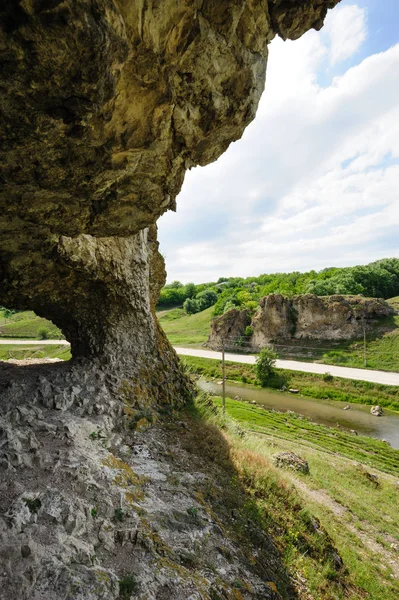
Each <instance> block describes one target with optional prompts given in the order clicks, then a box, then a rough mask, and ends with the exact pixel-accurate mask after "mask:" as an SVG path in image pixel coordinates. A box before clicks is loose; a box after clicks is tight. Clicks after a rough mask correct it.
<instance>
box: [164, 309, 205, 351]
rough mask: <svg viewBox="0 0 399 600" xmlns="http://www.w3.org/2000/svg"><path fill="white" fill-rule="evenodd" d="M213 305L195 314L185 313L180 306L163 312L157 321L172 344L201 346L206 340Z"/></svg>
mask: <svg viewBox="0 0 399 600" xmlns="http://www.w3.org/2000/svg"><path fill="white" fill-rule="evenodd" d="M212 313H213V307H210V308H207V309H206V310H203V311H202V312H200V313H196V314H195V315H186V314H185V312H184V311H183V310H182V309H181V308H175V309H173V310H171V311H168V312H165V313H164V314H162V315H161V316H160V318H159V322H160V324H161V325H162V328H163V330H164V332H165V333H166V335H167V336H168V339H169V341H170V342H171V343H172V344H173V345H174V346H186V347H198V348H199V347H201V346H202V344H203V343H204V342H206V341H207V339H208V336H209V328H210V323H211V319H212Z"/></svg>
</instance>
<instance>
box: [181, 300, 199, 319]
mask: <svg viewBox="0 0 399 600" xmlns="http://www.w3.org/2000/svg"><path fill="white" fill-rule="evenodd" d="M183 309H184V311H185V312H186V313H187V314H188V315H194V314H195V313H197V312H199V311H200V310H201V309H200V305H199V302H198V300H195V299H194V298H187V300H185V301H184V303H183Z"/></svg>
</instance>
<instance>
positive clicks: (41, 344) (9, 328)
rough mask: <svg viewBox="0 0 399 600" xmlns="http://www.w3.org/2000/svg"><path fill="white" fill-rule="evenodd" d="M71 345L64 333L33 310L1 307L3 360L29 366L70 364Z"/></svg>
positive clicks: (0, 328)
mask: <svg viewBox="0 0 399 600" xmlns="http://www.w3.org/2000/svg"><path fill="white" fill-rule="evenodd" d="M70 358H71V351H70V344H69V342H68V341H67V340H66V338H65V336H64V334H63V333H62V331H61V330H60V329H59V328H58V327H57V326H56V325H55V324H54V323H53V322H52V321H51V320H50V319H46V318H43V317H41V316H39V315H38V314H36V313H35V312H34V311H33V310H20V309H14V308H9V307H6V306H0V360H1V361H12V362H19V361H24V362H26V364H29V363H32V362H36V361H41V362H48V363H52V362H54V363H55V362H59V361H68V360H70Z"/></svg>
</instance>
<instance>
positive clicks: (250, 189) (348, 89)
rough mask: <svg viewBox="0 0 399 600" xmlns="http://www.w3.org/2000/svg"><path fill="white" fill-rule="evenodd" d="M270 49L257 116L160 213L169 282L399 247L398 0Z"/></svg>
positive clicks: (331, 19)
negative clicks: (169, 207) (169, 208)
mask: <svg viewBox="0 0 399 600" xmlns="http://www.w3.org/2000/svg"><path fill="white" fill-rule="evenodd" d="M269 48H270V54H269V63H268V69H267V76H266V88H265V92H264V93H263V96H262V98H261V101H260V104H259V108H258V113H257V116H256V118H255V119H254V121H253V122H252V123H251V124H250V125H249V126H248V127H247V129H246V130H245V132H244V135H243V137H242V138H241V140H239V141H237V142H235V143H233V144H231V145H230V147H229V149H228V150H227V152H225V154H223V155H222V156H221V157H220V158H219V159H218V160H217V161H216V162H215V163H212V164H211V165H208V166H206V167H197V168H195V169H192V170H191V171H189V172H187V173H186V177H185V181H184V184H183V188H182V191H181V193H180V194H179V196H178V198H177V212H176V213H173V212H168V213H167V214H165V215H164V216H162V217H161V219H160V220H159V221H158V226H159V240H160V250H161V252H162V254H163V255H164V256H165V259H166V268H167V272H168V282H171V281H173V280H179V281H181V282H183V283H188V282H190V281H193V282H194V283H200V282H207V281H216V280H217V279H218V278H219V277H232V276H241V277H248V276H252V275H260V274H262V273H275V272H284V271H308V270H310V269H316V270H320V269H323V268H325V267H329V266H350V265H355V264H367V263H368V262H372V261H374V260H378V259H379V258H384V257H390V256H396V257H399V185H398V184H399V0H383V1H382V0H358V1H357V2H356V1H353V0H352V1H349V0H343V1H342V2H341V3H340V4H339V5H338V6H337V7H336V8H335V9H334V10H332V11H329V14H328V16H327V18H326V21H325V26H324V28H323V29H322V30H321V31H320V32H316V31H314V30H312V31H309V32H308V33H306V34H305V35H304V36H302V38H300V39H299V40H297V41H295V42H291V41H286V42H283V41H282V40H280V39H279V38H276V39H275V40H273V42H272V43H271V44H270V47H269Z"/></svg>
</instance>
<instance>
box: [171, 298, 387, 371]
mask: <svg viewBox="0 0 399 600" xmlns="http://www.w3.org/2000/svg"><path fill="white" fill-rule="evenodd" d="M396 300H398V303H399V299H395V298H393V299H392V300H391V301H390V302H391V303H392V305H393V306H396V304H395V301H396ZM211 320H212V307H211V308H207V309H206V310H204V311H202V312H200V313H197V314H195V315H186V314H185V313H184V311H183V309H181V308H175V309H173V310H171V311H164V312H163V313H161V317H160V319H159V321H160V323H161V325H162V328H163V329H164V331H165V333H166V335H167V336H168V338H169V341H170V342H171V343H172V344H173V345H175V346H183V347H187V348H189V347H193V348H200V347H201V346H202V345H203V344H204V343H205V342H206V341H207V339H208V336H209V331H210V323H211ZM276 349H277V352H278V355H279V357H280V358H282V359H284V358H287V359H294V360H295V359H296V360H301V361H303V360H306V361H312V362H319V363H323V364H327V365H328V364H330V365H341V366H346V367H358V368H363V367H364V349H363V341H362V340H356V341H355V342H340V343H337V342H331V343H330V344H327V343H326V342H322V343H317V342H315V341H313V340H312V341H310V342H306V341H304V340H295V341H292V342H290V343H286V344H285V345H284V346H277V348H276ZM229 350H231V351H237V350H239V347H236V346H234V347H232V348H231V349H230V348H229ZM366 357H367V368H369V369H379V370H382V371H399V316H394V317H392V318H390V319H389V320H387V321H386V322H383V323H381V324H380V326H379V327H378V328H376V330H375V331H374V332H373V333H368V334H367V342H366Z"/></svg>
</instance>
